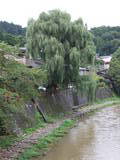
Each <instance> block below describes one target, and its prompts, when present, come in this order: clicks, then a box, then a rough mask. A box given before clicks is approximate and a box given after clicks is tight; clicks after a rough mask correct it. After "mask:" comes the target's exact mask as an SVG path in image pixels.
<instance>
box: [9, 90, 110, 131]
mask: <svg viewBox="0 0 120 160" xmlns="http://www.w3.org/2000/svg"><path fill="white" fill-rule="evenodd" d="M111 96H112V91H111V90H110V89H105V88H101V89H99V90H97V92H96V98H97V99H103V98H108V97H111ZM88 99H89V98H88V97H87V96H86V95H81V94H80V93H76V92H75V91H74V90H72V89H67V90H62V91H59V92H57V93H56V94H53V95H49V94H47V93H43V94H42V96H41V98H40V99H39V102H38V104H39V108H40V110H41V111H42V112H43V113H44V114H57V113H63V112H70V111H72V107H73V106H84V105H86V104H88V103H89V100H88ZM36 111H37V109H36V106H35V105H34V103H32V102H30V103H28V104H26V105H25V107H24V110H23V111H20V112H17V113H8V116H9V117H10V122H11V124H10V125H9V127H8V128H7V129H8V132H14V133H15V134H20V133H22V129H24V128H28V127H34V126H35V124H36V118H35V116H36V114H35V113H36Z"/></svg>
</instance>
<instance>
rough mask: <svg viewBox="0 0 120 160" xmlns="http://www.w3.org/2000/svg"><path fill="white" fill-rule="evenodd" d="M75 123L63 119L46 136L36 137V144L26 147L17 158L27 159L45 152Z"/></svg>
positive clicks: (20, 159)
mask: <svg viewBox="0 0 120 160" xmlns="http://www.w3.org/2000/svg"><path fill="white" fill-rule="evenodd" d="M74 124H75V121H74V120H65V121H64V122H63V124H62V125H60V127H58V128H56V129H54V130H53V131H52V133H50V134H48V135H47V136H45V137H43V138H40V139H38V143H37V144H33V145H32V147H30V148H28V149H26V150H25V151H24V152H23V153H22V154H21V155H20V157H19V158H18V159H19V160H29V159H31V158H33V157H37V156H42V155H43V154H44V152H47V151H48V149H49V148H50V146H51V145H53V144H54V143H55V142H57V141H58V140H59V139H60V138H61V137H63V136H64V135H65V134H66V133H68V131H69V129H70V128H71V127H73V126H74Z"/></svg>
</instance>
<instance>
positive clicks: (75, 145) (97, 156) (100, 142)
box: [36, 107, 120, 160]
mask: <svg viewBox="0 0 120 160" xmlns="http://www.w3.org/2000/svg"><path fill="white" fill-rule="evenodd" d="M36 160H120V107H109V108H105V109H102V110H101V111H99V112H96V113H95V114H94V115H92V116H89V117H88V116H87V117H86V116H85V117H83V118H82V119H81V120H80V122H79V124H78V125H77V127H75V128H73V129H71V130H70V132H69V134H67V135H66V136H65V137H64V138H63V139H62V140H61V141H59V142H58V144H56V145H55V146H54V147H53V149H51V150H50V151H49V152H48V154H47V155H46V156H45V157H42V159H41V158H38V159H36Z"/></svg>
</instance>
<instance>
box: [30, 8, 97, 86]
mask: <svg viewBox="0 0 120 160" xmlns="http://www.w3.org/2000/svg"><path fill="white" fill-rule="evenodd" d="M91 40H92V36H91V34H90V32H88V30H87V27H86V26H85V25H84V23H83V21H82V19H78V20H76V21H71V16H70V15H69V14H68V13H66V12H61V11H60V10H52V11H49V12H48V13H45V12H43V13H41V14H40V16H39V18H38V19H37V20H33V19H31V20H29V22H28V27H27V49H28V53H29V55H30V56H31V57H33V58H38V57H39V58H41V59H42V60H43V61H44V64H45V67H46V70H47V75H48V84H49V85H53V84H59V85H61V84H62V85H65V86H67V85H68V84H70V83H76V82H77V80H78V77H79V67H80V66H84V65H85V64H91V63H93V57H94V55H95V54H94V52H93V50H92V49H91Z"/></svg>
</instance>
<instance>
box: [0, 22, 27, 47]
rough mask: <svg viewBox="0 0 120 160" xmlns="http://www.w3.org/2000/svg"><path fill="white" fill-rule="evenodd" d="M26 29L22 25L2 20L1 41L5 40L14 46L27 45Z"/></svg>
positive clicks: (0, 27)
mask: <svg viewBox="0 0 120 160" xmlns="http://www.w3.org/2000/svg"><path fill="white" fill-rule="evenodd" d="M25 32H26V29H25V28H22V27H21V26H20V25H15V24H13V23H8V22H2V21H0V42H5V43H7V44H8V45H12V46H15V45H17V46H24V45H25Z"/></svg>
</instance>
